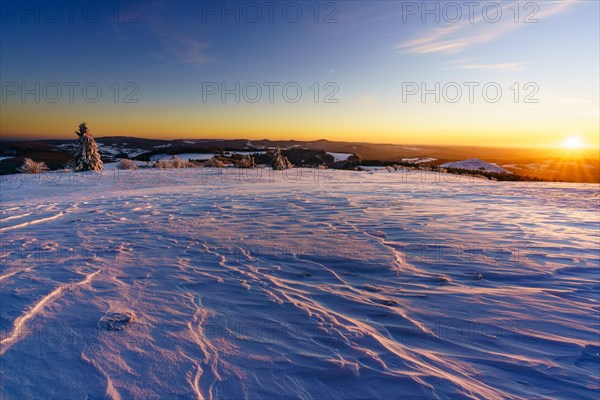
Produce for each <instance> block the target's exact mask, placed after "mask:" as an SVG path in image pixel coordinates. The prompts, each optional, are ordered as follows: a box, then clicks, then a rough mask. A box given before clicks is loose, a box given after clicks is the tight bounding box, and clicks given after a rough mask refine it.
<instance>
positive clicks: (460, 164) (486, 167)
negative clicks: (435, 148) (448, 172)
mask: <svg viewBox="0 0 600 400" xmlns="http://www.w3.org/2000/svg"><path fill="white" fill-rule="evenodd" d="M440 166H441V167H443V168H458V169H466V170H470V171H484V172H495V173H497V174H510V173H511V172H510V171H507V170H505V169H504V168H500V167H499V166H497V165H496V164H492V163H489V162H487V161H483V160H480V159H478V158H470V159H468V160H463V161H453V162H449V163H446V164H442V165H440Z"/></svg>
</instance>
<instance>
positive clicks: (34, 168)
mask: <svg viewBox="0 0 600 400" xmlns="http://www.w3.org/2000/svg"><path fill="white" fill-rule="evenodd" d="M44 171H48V166H47V165H46V163H45V162H43V161H39V162H38V161H33V160H32V159H31V158H26V159H25V160H23V165H21V166H20V167H19V172H21V173H22V174H40V173H42V172H44Z"/></svg>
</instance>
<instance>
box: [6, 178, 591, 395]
mask: <svg viewBox="0 0 600 400" xmlns="http://www.w3.org/2000/svg"><path fill="white" fill-rule="evenodd" d="M240 171H243V172H240ZM1 185H2V186H1V196H2V197H1V207H0V211H1V215H0V235H1V236H0V238H1V239H2V254H1V269H0V323H1V338H0V339H1V341H0V369H1V372H2V379H1V381H0V385H1V386H0V390H1V397H2V398H5V399H26V398H60V399H83V398H106V397H108V398H113V399H128V398H139V399H151V398H197V399H212V398H214V399H240V398H250V399H288V398H302V399H324V398H349V399H357V398H377V399H398V398H449V399H457V398H478V399H504V398H565V399H566V398H577V399H595V398H597V393H598V392H597V391H598V389H599V383H598V379H599V377H598V371H599V367H600V359H599V342H598V328H599V325H598V312H599V304H598V303H599V298H598V294H599V290H600V287H599V285H600V284H599V253H598V245H599V243H598V231H599V228H600V227H599V221H598V212H599V205H598V201H599V195H598V186H597V185H576V184H572V185H571V184H540V183H501V182H489V181H485V180H480V179H475V178H472V177H455V176H450V175H437V174H426V175H423V174H417V173H416V172H414V171H413V172H411V173H410V174H407V173H406V172H393V173H391V174H390V173H388V172H387V171H383V172H379V171H376V172H371V173H367V172H340V171H337V172H336V173H334V172H332V171H323V170H300V169H297V170H287V171H278V172H273V171H267V170H234V169H231V170H222V171H219V170H216V169H214V170H213V169H204V170H198V169H194V170H163V171H160V170H138V171H118V170H117V171H105V172H104V173H103V174H75V175H71V174H61V173H47V174H43V175H39V176H22V175H20V176H10V177H3V178H2V184H1Z"/></svg>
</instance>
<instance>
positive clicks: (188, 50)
mask: <svg viewBox="0 0 600 400" xmlns="http://www.w3.org/2000/svg"><path fill="white" fill-rule="evenodd" d="M159 41H160V43H161V45H162V49H161V50H160V51H152V52H151V53H150V55H152V56H153V57H155V58H157V59H159V60H162V61H164V62H166V63H167V64H188V65H201V64H205V63H207V62H209V61H210V58H209V57H208V56H207V55H206V54H205V49H206V48H207V47H208V43H207V42H204V41H200V40H197V39H193V38H185V37H180V36H177V35H172V36H163V37H161V38H160V40H159Z"/></svg>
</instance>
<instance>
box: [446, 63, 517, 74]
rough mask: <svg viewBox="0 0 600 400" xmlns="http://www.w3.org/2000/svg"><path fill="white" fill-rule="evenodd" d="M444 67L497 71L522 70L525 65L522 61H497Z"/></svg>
mask: <svg viewBox="0 0 600 400" xmlns="http://www.w3.org/2000/svg"><path fill="white" fill-rule="evenodd" d="M443 69H456V70H461V71H495V72H512V71H522V70H524V69H525V66H524V65H523V64H521V63H496V64H456V65H452V66H448V67H446V68H443Z"/></svg>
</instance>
